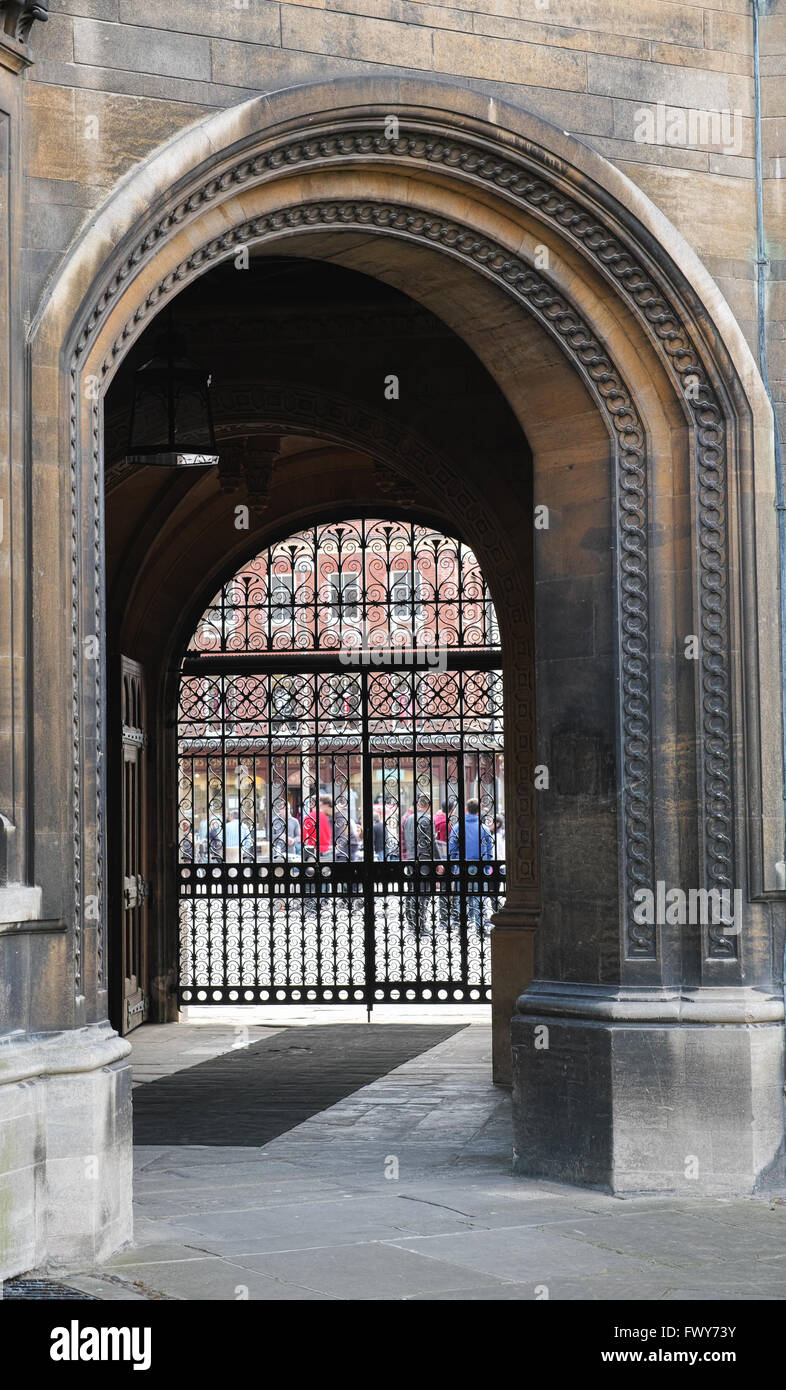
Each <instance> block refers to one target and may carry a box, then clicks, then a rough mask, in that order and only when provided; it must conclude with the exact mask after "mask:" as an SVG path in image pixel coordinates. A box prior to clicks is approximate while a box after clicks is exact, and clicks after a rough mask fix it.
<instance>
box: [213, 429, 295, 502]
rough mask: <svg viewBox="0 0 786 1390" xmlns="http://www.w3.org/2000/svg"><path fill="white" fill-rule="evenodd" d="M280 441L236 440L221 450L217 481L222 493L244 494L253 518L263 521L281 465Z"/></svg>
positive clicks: (269, 437) (267, 438) (261, 438)
mask: <svg viewBox="0 0 786 1390" xmlns="http://www.w3.org/2000/svg"><path fill="white" fill-rule="evenodd" d="M279 444H280V441H279V439H278V438H276V437H275V436H272V435H260V436H258V437H257V438H253V437H251V438H246V439H239V440H233V441H231V442H227V443H226V444H222V445H221V446H220V455H219V460H220V461H219V465H218V481H219V486H220V487H221V491H222V492H228V493H237V492H240V493H243V492H244V493H245V496H246V498H247V499H248V506H249V508H250V510H251V515H252V516H253V517H255V518H259V517H261V516H262V515H263V514H264V513H265V512H266V511H267V509H268V507H269V505H270V488H271V486H272V482H273V470H274V468H275V466H276V464H277V463H278V461H279V457H280V454H279Z"/></svg>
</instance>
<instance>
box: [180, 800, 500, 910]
mask: <svg viewBox="0 0 786 1390" xmlns="http://www.w3.org/2000/svg"><path fill="white" fill-rule="evenodd" d="M347 812H348V813H347ZM356 815H357V794H356V793H355V792H354V791H351V792H350V796H349V799H348V805H347V802H345V803H344V806H343V807H342V810H341V812H340V813H338V814H337V813H336V806H335V801H334V797H333V794H332V793H331V792H330V790H329V789H327V788H324V787H323V788H322V790H321V791H320V794H319V800H318V804H317V806H316V807H315V808H314V809H313V810H311V811H308V812H307V813H306V814H305V815H304V816H303V817H302V820H300V819H298V817H297V816H296V815H294V813H293V812H292V810H291V808H290V807H287V810H286V816H285V817H281V819H280V820H279V821H278V822H277V824H276V831H275V834H274V837H273V844H272V846H270V845H268V846H267V848H268V849H270V848H272V854H271V855H268V854H267V853H265V854H264V855H263V856H261V857H263V858H265V859H267V858H268V857H270V858H272V859H273V860H290V861H292V860H294V861H300V860H316V859H320V860H327V861H330V862H332V863H336V862H344V863H346V862H347V861H354V860H359V859H362V858H363V833H362V828H361V826H360V824H359V822H358V820H357V819H356ZM284 819H285V820H286V827H285V826H284ZM488 821H490V822H491V824H489V823H488ZM372 835H373V851H374V858H375V859H376V860H378V861H381V862H388V863H390V862H400V861H402V860H403V861H407V860H409V861H413V860H414V861H416V862H418V863H420V864H424V863H430V864H433V863H434V862H435V861H436V862H439V861H442V860H458V859H461V860H463V861H464V862H467V861H469V862H470V863H473V862H477V863H480V862H482V861H484V860H492V859H504V858H505V821H504V817H503V816H501V815H498V816H496V817H495V818H493V819H492V818H491V817H488V818H487V820H484V819H483V817H482V816H481V814H480V806H479V803H478V800H477V798H475V797H469V798H468V799H467V801H466V803H465V806H464V817H463V834H462V825H461V822H460V818H459V813H458V806H457V803H456V802H454V801H451V802H443V803H442V806H441V807H440V809H439V810H438V811H437V812H436V813H435V814H434V813H432V805H431V800H430V798H429V797H428V796H427V795H426V794H425V793H421V794H420V795H419V796H418V797H417V798H416V801H415V804H414V805H412V806H410V807H409V808H408V810H407V811H406V812H405V813H404V815H403V817H402V818H401V821H400V822H399V807H398V802H397V801H388V802H385V801H384V800H383V799H382V798H381V797H379V798H378V799H377V800H376V801H375V803H374V807H373V828H372ZM194 839H195V840H196V846H195V845H194ZM256 848H257V847H256V845H255V840H254V832H253V828H252V826H251V825H250V824H249V823H248V821H242V820H241V818H240V815H239V813H238V811H237V810H231V811H230V812H229V814H228V816H227V819H226V821H223V822H222V820H221V818H220V817H219V816H212V817H210V818H208V817H203V819H202V820H201V822H200V824H199V826H198V828H197V833H196V836H192V832H191V826H190V824H189V822H188V821H182V822H181V826H180V859H181V862H183V863H189V862H193V860H194V859H196V860H197V861H202V862H209V863H237V862H239V861H243V862H247V863H249V862H253V861H254V860H255V859H256V858H257V857H258V856H257V852H256ZM195 849H196V853H195ZM472 886H473V887H474V888H475V891H474V892H472V891H469V888H468V891H467V892H466V908H465V910H466V921H467V924H468V925H472V926H474V927H475V929H476V930H477V932H478V933H479V934H481V935H482V934H483V933H485V932H487V931H488V920H487V919H488V913H489V904H488V901H487V899H486V898H484V896H483V895H482V893H481V892H480V891H479V888H480V885H479V884H478V881H477V879H475V880H473V883H472ZM424 889H425V891H424ZM403 910H404V912H405V915H406V920H407V922H408V924H409V926H410V928H411V930H412V931H413V932H414V933H415V934H416V935H417V936H421V937H422V936H427V935H428V934H429V933H430V932H431V930H432V929H433V928H434V927H435V926H437V925H439V926H441V927H442V928H446V927H448V926H449V924H450V922H451V921H454V920H456V919H457V916H458V913H459V911H460V908H459V906H458V902H457V900H456V899H455V898H453V897H451V896H450V895H448V894H445V893H438V892H435V891H434V886H433V884H432V881H431V879H427V880H426V882H425V883H424V882H419V883H418V891H416V892H409V893H408V894H407V895H406V898H405V902H404V909H403Z"/></svg>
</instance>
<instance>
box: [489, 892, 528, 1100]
mask: <svg viewBox="0 0 786 1390" xmlns="http://www.w3.org/2000/svg"><path fill="white" fill-rule="evenodd" d="M524 920H528V925H527V926H522V925H521V922H522V921H524ZM493 922H494V926H493V928H492V932H491V1059H492V1061H491V1067H492V1079H493V1081H494V1085H495V1086H511V1085H512V1084H513V1061H512V1057H511V1052H510V1020H511V1018H512V1016H513V1014H514V1013H515V1011H516V1000H517V999H518V997H519V995H520V994H521V991H522V990H523V989H526V988H527V986H528V985H529V984H530V982H531V980H532V976H533V975H534V973H535V965H534V961H535V929H534V926H533V925H531V923H532V916H531V915H530V917H529V919H525V918H524V916H523V914H522V913H519V912H516V911H515V910H506V909H505V908H503V909H502V911H501V912H498V913H497V914H496V915H495V917H494V918H493Z"/></svg>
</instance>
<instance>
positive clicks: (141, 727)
mask: <svg viewBox="0 0 786 1390" xmlns="http://www.w3.org/2000/svg"><path fill="white" fill-rule="evenodd" d="M120 690H121V711H120V713H121V738H120V758H121V766H120V779H121V780H120V825H119V827H118V830H119V841H120V843H119V850H120V855H119V859H120V863H119V871H120V913H119V915H120V951H121V962H120V964H121V977H122V997H121V1002H120V1020H119V1025H120V1031H121V1032H122V1033H130V1032H131V1030H132V1028H136V1027H137V1026H138V1025H139V1024H140V1023H144V1021H145V1019H146V1018H147V1013H148V965H147V908H148V891H149V885H148V879H147V843H146V839H147V837H146V815H145V771H146V769H145V761H146V756H147V753H146V750H147V731H146V728H145V722H146V721H145V682H144V672H143V670H142V667H141V666H140V665H139V663H138V662H136V661H132V660H131V659H130V658H129V657H126V656H123V657H121V658H120Z"/></svg>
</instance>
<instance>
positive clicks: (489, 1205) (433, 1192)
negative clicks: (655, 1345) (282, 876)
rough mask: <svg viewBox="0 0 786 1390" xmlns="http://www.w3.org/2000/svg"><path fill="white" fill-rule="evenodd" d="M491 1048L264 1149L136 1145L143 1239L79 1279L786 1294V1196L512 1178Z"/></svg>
mask: <svg viewBox="0 0 786 1390" xmlns="http://www.w3.org/2000/svg"><path fill="white" fill-rule="evenodd" d="M490 1051H491V1045H490V1031H489V1029H488V1028H487V1027H485V1026H479V1025H475V1026H471V1027H466V1028H464V1029H462V1031H460V1032H456V1033H454V1034H453V1035H452V1036H451V1037H449V1038H447V1039H445V1040H444V1041H442V1042H440V1043H439V1044H438V1045H437V1046H435V1047H432V1048H430V1049H429V1050H428V1051H426V1052H423V1053H421V1054H419V1055H418V1056H417V1057H415V1058H412V1059H411V1060H410V1061H407V1062H406V1063H404V1064H403V1065H402V1066H399V1067H398V1068H397V1069H395V1070H393V1071H391V1072H389V1073H388V1074H387V1075H385V1076H381V1077H379V1078H378V1079H376V1080H374V1081H372V1082H370V1083H369V1084H367V1085H365V1086H363V1087H362V1088H361V1089H359V1090H357V1091H355V1092H354V1093H353V1094H351V1095H349V1096H347V1097H346V1098H344V1099H343V1100H340V1101H338V1102H337V1103H336V1104H334V1105H332V1106H329V1107H327V1108H326V1109H324V1110H322V1111H321V1112H320V1113H319V1114H317V1115H314V1116H312V1117H310V1118H309V1119H307V1120H305V1121H304V1122H303V1123H301V1124H299V1125H297V1126H296V1127H294V1128H292V1129H290V1130H288V1131H287V1132H286V1133H284V1134H282V1135H280V1136H279V1137H278V1138H275V1139H272V1140H271V1141H270V1142H268V1143H266V1144H263V1145H260V1146H258V1147H255V1148H251V1147H248V1146H246V1145H241V1146H227V1147H217V1146H213V1145H204V1146H177V1145H162V1144H156V1145H151V1146H149V1147H148V1146H140V1147H139V1148H138V1149H137V1152H136V1165H135V1166H136V1173H137V1211H138V1213H139V1220H138V1225H137V1243H136V1245H135V1246H134V1247H133V1248H131V1249H128V1250H126V1251H123V1252H121V1253H120V1255H118V1256H117V1257H116V1258H115V1259H114V1260H113V1261H111V1262H110V1264H109V1265H108V1266H105V1267H104V1268H103V1269H102V1270H94V1271H89V1272H87V1273H86V1274H83V1275H81V1276H79V1277H85V1278H89V1279H90V1280H91V1281H92V1282H91V1285H90V1291H93V1289H94V1288H99V1289H100V1288H101V1287H102V1281H106V1288H107V1292H106V1295H103V1294H101V1295H100V1296H102V1297H103V1296H106V1297H107V1298H113V1299H116V1298H118V1297H119V1296H124V1295H122V1293H121V1294H120V1295H119V1294H118V1288H120V1289H121V1290H122V1289H123V1288H126V1289H128V1290H129V1293H128V1297H131V1298H140V1297H144V1298H165V1299H166V1298H169V1299H185V1300H192V1299H214V1300H227V1299H235V1298H239V1297H246V1296H247V1297H249V1298H250V1299H254V1300H259V1301H271V1302H274V1301H287V1300H292V1301H300V1300H306V1301H308V1300H360V1301H373V1300H415V1301H423V1300H429V1301H484V1302H485V1301H492V1300H494V1301H496V1300H499V1301H505V1302H508V1301H537V1300H538V1299H543V1298H544V1297H548V1298H549V1299H551V1300H553V1299H558V1300H565V1301H608V1300H623V1301H633V1302H640V1301H650V1300H654V1301H659V1302H665V1303H668V1302H672V1301H674V1300H676V1299H689V1300H694V1299H695V1300H696V1301H709V1300H728V1301H736V1300H749V1299H757V1300H758V1299H766V1300H777V1301H780V1300H782V1299H784V1298H786V1238H785V1237H786V1194H783V1195H782V1194H772V1195H770V1196H768V1197H766V1198H750V1199H740V1200H732V1199H727V1198H716V1199H711V1198H705V1199H701V1200H696V1201H695V1202H691V1201H689V1200H687V1199H685V1197H684V1196H682V1194H680V1195H679V1196H676V1195H673V1196H665V1197H659V1196H653V1195H652V1194H648V1195H644V1196H641V1197H626V1198H624V1199H620V1198H616V1197H612V1196H610V1195H609V1194H608V1193H605V1192H601V1191H597V1190H590V1189H582V1188H576V1187H568V1186H565V1185H562V1184H558V1183H549V1182H545V1181H529V1180H525V1179H521V1178H514V1177H513V1176H512V1175H511V1173H510V1113H509V1107H510V1100H509V1097H507V1096H506V1095H505V1093H504V1092H502V1091H500V1090H499V1089H497V1088H495V1087H493V1086H492V1085H491V1083H490V1079H489V1075H490V1066H489V1063H490ZM230 1061H231V1062H232V1064H234V1058H233V1057H232V1058H228V1059H227V1064H229V1062H230ZM391 1164H392V1165H393V1168H394V1169H395V1172H392V1171H391ZM238 1290H240V1292H238ZM244 1290H245V1292H244ZM544 1291H545V1292H544Z"/></svg>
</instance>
